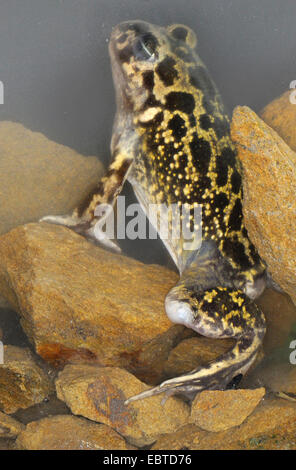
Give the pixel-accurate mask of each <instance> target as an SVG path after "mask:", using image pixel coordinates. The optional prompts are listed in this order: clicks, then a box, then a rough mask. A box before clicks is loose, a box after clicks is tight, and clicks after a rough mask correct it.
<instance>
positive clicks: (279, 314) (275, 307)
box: [256, 289, 296, 354]
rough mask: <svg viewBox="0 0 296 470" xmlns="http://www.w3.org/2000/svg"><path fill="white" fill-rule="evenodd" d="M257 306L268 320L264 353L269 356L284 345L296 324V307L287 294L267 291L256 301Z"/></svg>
mask: <svg viewBox="0 0 296 470" xmlns="http://www.w3.org/2000/svg"><path fill="white" fill-rule="evenodd" d="M256 304H257V305H259V307H260V308H261V309H262V311H263V312H264V315H265V318H266V324H267V328H266V334H265V337H264V342H263V345H264V352H265V353H266V354H267V353H269V352H270V351H272V350H273V349H275V348H278V347H280V346H282V345H283V343H284V342H285V341H286V340H287V337H288V335H289V333H290V332H291V329H292V327H293V325H294V323H295V322H296V306H295V305H294V304H293V302H292V301H291V299H290V297H289V296H288V295H287V294H282V293H280V292H276V291H274V290H272V289H266V290H265V291H264V292H263V294H262V295H261V296H260V297H259V299H256Z"/></svg>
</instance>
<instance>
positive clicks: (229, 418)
mask: <svg viewBox="0 0 296 470" xmlns="http://www.w3.org/2000/svg"><path fill="white" fill-rule="evenodd" d="M264 395H265V389H264V388H257V389H255V390H243V389H241V390H225V391H221V390H206V391H204V392H201V393H199V394H198V395H197V396H196V397H195V399H194V400H193V402H192V406H191V415H190V421H191V422H192V423H194V424H196V425H197V426H199V427H200V428H202V429H205V430H206V431H214V432H217V431H225V430H226V429H229V428H232V427H233V426H238V425H240V424H242V423H243V422H244V420H245V419H246V418H247V417H248V416H249V415H250V414H251V413H252V411H253V410H254V409H255V408H256V406H257V405H258V403H259V402H260V400H261V399H262V398H263V396H264Z"/></svg>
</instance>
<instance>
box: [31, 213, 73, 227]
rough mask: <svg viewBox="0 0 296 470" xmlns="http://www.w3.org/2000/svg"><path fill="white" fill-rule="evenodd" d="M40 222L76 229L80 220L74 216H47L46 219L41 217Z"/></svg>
mask: <svg viewBox="0 0 296 470" xmlns="http://www.w3.org/2000/svg"><path fill="white" fill-rule="evenodd" d="M39 222H47V223H50V224H56V225H64V226H65V227H75V225H77V223H78V219H77V218H75V217H73V216H72V215H46V216H45V217H41V219H39Z"/></svg>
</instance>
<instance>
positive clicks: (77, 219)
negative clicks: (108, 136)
mask: <svg viewBox="0 0 296 470" xmlns="http://www.w3.org/2000/svg"><path fill="white" fill-rule="evenodd" d="M114 154H115V157H114V160H113V162H112V163H111V165H110V166H109V168H108V171H107V173H106V175H105V176H104V177H103V178H102V179H101V180H100V181H99V184H98V186H97V188H95V190H94V191H92V193H91V194H89V195H88V197H87V198H86V199H85V201H83V202H82V204H80V206H79V207H78V208H77V209H75V210H74V212H73V214H71V215H58V216H55V215H48V216H45V217H42V219H40V222H49V223H52V224H58V225H64V226H65V227H68V228H70V229H72V230H74V231H75V232H77V233H79V234H81V235H83V236H84V237H86V238H88V239H90V240H93V241H95V242H98V243H99V244H101V245H104V246H105V247H107V248H109V249H111V250H113V251H117V252H120V251H121V249H120V247H119V246H118V245H117V244H116V242H115V241H113V240H112V239H110V237H109V236H108V234H107V233H106V232H104V231H103V230H102V227H103V226H104V224H105V222H106V221H107V219H108V217H109V216H110V215H111V212H112V211H113V207H114V204H115V202H116V199H117V196H118V195H119V193H120V191H121V189H122V186H123V184H124V182H125V180H126V178H127V175H128V172H129V169H130V168H131V164H132V158H129V157H128V156H125V155H122V154H121V153H119V152H116V150H115V151H114ZM112 215H113V214H112Z"/></svg>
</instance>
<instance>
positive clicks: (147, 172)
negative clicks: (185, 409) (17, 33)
mask: <svg viewBox="0 0 296 470" xmlns="http://www.w3.org/2000/svg"><path fill="white" fill-rule="evenodd" d="M197 49H198V47H197V37H196V34H195V33H194V31H193V30H192V29H191V28H190V27H188V26H186V25H183V24H173V25H169V26H158V25H154V24H150V23H148V22H146V21H142V20H133V21H124V22H122V23H120V24H118V25H117V26H116V27H114V28H113V30H112V33H111V38H110V41H109V54H110V59H111V68H112V75H113V81H114V88H115V96H116V114H115V118H114V125H113V132H112V138H111V155H112V159H111V163H110V165H109V167H108V169H107V171H106V174H105V175H104V176H103V177H102V178H101V179H100V180H99V182H98V186H97V187H96V188H95V189H94V190H93V191H92V193H91V194H89V196H88V197H87V199H86V200H84V201H83V202H82V203H81V204H80V206H79V207H77V208H76V209H75V210H74V212H73V213H72V214H71V215H66V216H46V217H44V218H43V219H41V220H42V221H46V222H51V223H56V224H62V225H65V226H66V227H69V228H71V229H73V230H75V231H76V232H77V233H79V234H81V235H83V236H85V237H87V238H90V239H93V240H97V241H99V243H101V244H103V245H105V246H107V247H109V248H111V249H115V250H117V249H118V246H117V244H116V243H115V242H114V241H112V240H110V239H108V238H107V237H104V236H103V235H102V231H101V230H100V227H101V225H100V224H102V221H104V220H106V217H107V216H106V213H107V211H106V212H104V211H103V212H102V211H100V210H98V208H100V207H102V206H104V205H107V206H108V207H111V208H112V207H114V205H115V203H116V200H117V197H118V195H119V194H120V192H121V191H122V188H123V186H124V183H125V182H126V181H128V182H129V183H130V184H131V186H132V187H133V190H134V192H135V195H136V197H137V199H138V201H139V203H140V204H141V206H142V207H143V209H144V212H146V214H147V213H148V208H149V206H150V205H151V204H160V205H162V204H165V205H167V206H170V205H175V206H176V207H181V206H182V207H183V206H184V205H186V207H187V208H188V213H189V225H190V227H191V228H193V230H192V232H193V234H194V233H195V230H194V229H195V228H196V234H199V235H198V236H199V238H198V236H197V235H196V240H195V241H196V243H193V244H192V245H190V246H191V249H188V247H187V248H186V249H185V248H184V238H183V237H182V236H181V237H179V238H174V239H172V238H171V239H167V238H166V239H164V238H163V242H164V244H165V247H166V248H167V250H168V253H169V255H170V256H171V258H172V259H173V261H174V263H175V265H176V267H177V269H178V271H179V275H180V277H179V281H178V282H177V284H176V285H175V286H174V287H172V288H171V289H170V291H169V292H168V294H167V296H166V298H165V310H166V313H167V315H168V317H169V319H170V320H171V321H172V322H173V323H177V324H180V325H183V326H185V327H186V328H191V329H192V330H193V331H194V332H196V333H198V334H200V335H203V336H206V337H209V338H215V339H221V338H232V339H234V340H235V344H234V346H233V347H232V348H231V349H230V350H229V351H227V352H225V353H224V354H223V355H221V356H219V357H218V358H216V359H215V360H213V361H211V362H210V363H208V364H206V365H204V366H202V367H201V366H199V367H197V368H196V369H194V370H192V371H191V372H189V373H186V374H183V375H181V376H178V377H174V378H170V379H167V380H165V381H163V382H162V383H161V384H159V385H157V386H155V387H153V388H151V389H148V390H145V391H144V392H142V393H140V394H138V395H136V396H132V397H130V398H128V400H127V401H126V404H129V403H130V402H131V401H134V400H138V399H142V398H146V397H149V396H153V395H156V394H160V393H165V394H166V395H167V396H169V395H172V394H177V395H178V394H179V395H182V394H183V395H184V396H186V397H189V398H192V397H194V396H195V395H196V394H197V393H200V392H201V391H203V390H224V389H227V388H228V387H229V386H231V384H232V383H234V382H235V381H236V379H237V378H241V377H242V376H243V375H244V374H245V373H246V372H247V371H248V369H249V368H250V366H251V365H252V364H253V362H254V361H255V359H256V357H257V355H258V351H259V350H260V347H261V344H262V341H263V338H264V335H265V331H266V321H265V317H264V314H263V312H262V311H261V309H260V308H259V307H258V306H257V305H256V303H255V302H254V300H255V299H256V298H257V297H258V296H259V295H260V294H261V293H262V292H263V290H264V289H265V287H266V284H267V269H266V264H265V262H264V261H263V260H262V259H261V258H260V256H259V254H258V252H257V250H256V248H255V246H254V245H253V243H252V241H251V240H250V238H249V236H248V232H247V229H246V227H245V224H244V218H243V206H242V201H243V187H242V169H241V165H240V163H239V160H238V157H237V151H236V148H235V146H234V144H233V142H232V141H231V136H230V119H229V117H228V114H227V112H226V111H225V108H224V105H223V102H222V99H221V97H220V94H219V92H218V89H217V86H216V84H215V83H214V81H213V80H212V78H211V76H210V73H209V71H208V69H207V68H206V66H205V65H204V63H203V61H202V60H201V59H200V57H199V55H198V51H197ZM197 205H198V206H200V207H201V224H198V223H196V225H195V220H194V218H193V213H194V208H196V206H197ZM171 223H172V219H171ZM160 238H161V234H160ZM197 238H198V242H197ZM193 239H194V235H193Z"/></svg>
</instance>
